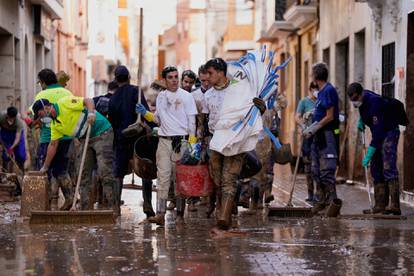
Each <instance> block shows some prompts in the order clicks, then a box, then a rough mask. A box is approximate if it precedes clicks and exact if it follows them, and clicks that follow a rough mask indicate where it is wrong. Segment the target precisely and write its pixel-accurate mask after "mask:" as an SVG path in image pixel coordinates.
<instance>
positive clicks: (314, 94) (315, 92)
mask: <svg viewBox="0 0 414 276" xmlns="http://www.w3.org/2000/svg"><path fill="white" fill-rule="evenodd" d="M318 94H319V91H318V90H315V91H313V96H314V97H315V98H318Z"/></svg>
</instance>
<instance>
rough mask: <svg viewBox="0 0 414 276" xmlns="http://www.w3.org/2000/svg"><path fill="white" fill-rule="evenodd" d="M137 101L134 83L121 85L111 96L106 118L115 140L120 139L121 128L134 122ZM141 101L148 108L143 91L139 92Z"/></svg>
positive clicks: (121, 136)
mask: <svg viewBox="0 0 414 276" xmlns="http://www.w3.org/2000/svg"><path fill="white" fill-rule="evenodd" d="M137 103H138V88H137V87H136V86H134V85H130V84H126V85H123V86H121V87H119V88H118V89H117V90H116V92H115V93H114V94H113V95H112V96H111V98H110V100H109V108H108V119H109V121H110V122H111V124H112V128H113V130H114V136H115V137H114V138H115V140H121V139H122V138H123V135H122V130H124V129H126V128H127V127H128V126H129V125H132V124H133V123H135V122H136V120H137V113H136V112H135V106H136V104H137ZM141 103H142V104H143V105H144V106H145V108H146V109H147V110H149V108H148V104H147V101H146V100H145V97H144V93H141Z"/></svg>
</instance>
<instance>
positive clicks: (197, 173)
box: [175, 161, 213, 197]
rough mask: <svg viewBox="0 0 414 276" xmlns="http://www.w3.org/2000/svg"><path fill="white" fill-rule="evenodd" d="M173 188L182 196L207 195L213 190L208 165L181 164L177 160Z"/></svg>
mask: <svg viewBox="0 0 414 276" xmlns="http://www.w3.org/2000/svg"><path fill="white" fill-rule="evenodd" d="M175 189H176V192H177V194H178V195H180V196H183V197H192V196H209V195H210V194H211V192H212V191H213V181H212V179H211V177H210V174H209V171H208V165H207V164H203V165H182V164H181V163H180V162H179V161H177V163H176V179H175Z"/></svg>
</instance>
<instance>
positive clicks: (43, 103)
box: [32, 99, 50, 120]
mask: <svg viewBox="0 0 414 276" xmlns="http://www.w3.org/2000/svg"><path fill="white" fill-rule="evenodd" d="M46 105H50V102H49V101H48V100H46V99H39V100H37V101H35V102H34V104H33V105H32V110H33V114H34V116H33V118H34V119H35V120H37V118H38V117H39V115H38V112H39V111H40V110H42V109H43V108H44V107H45V106H46Z"/></svg>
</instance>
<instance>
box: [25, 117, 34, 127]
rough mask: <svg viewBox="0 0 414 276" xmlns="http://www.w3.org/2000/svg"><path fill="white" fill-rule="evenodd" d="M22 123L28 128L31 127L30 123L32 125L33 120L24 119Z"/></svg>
mask: <svg viewBox="0 0 414 276" xmlns="http://www.w3.org/2000/svg"><path fill="white" fill-rule="evenodd" d="M24 122H25V123H26V125H27V126H28V127H30V126H31V125H32V123H33V120H32V118H30V117H26V118H24Z"/></svg>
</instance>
